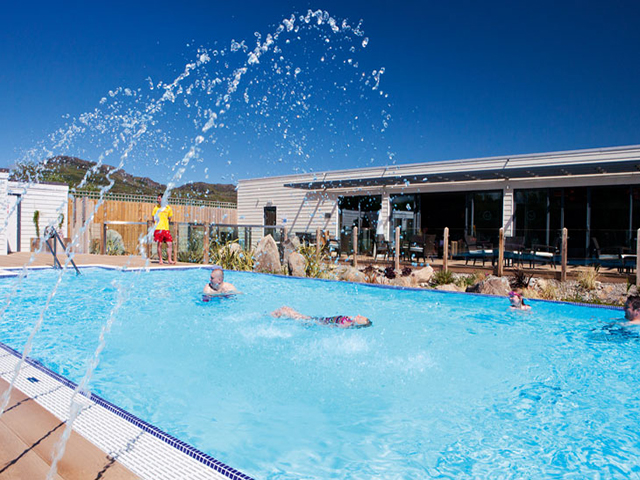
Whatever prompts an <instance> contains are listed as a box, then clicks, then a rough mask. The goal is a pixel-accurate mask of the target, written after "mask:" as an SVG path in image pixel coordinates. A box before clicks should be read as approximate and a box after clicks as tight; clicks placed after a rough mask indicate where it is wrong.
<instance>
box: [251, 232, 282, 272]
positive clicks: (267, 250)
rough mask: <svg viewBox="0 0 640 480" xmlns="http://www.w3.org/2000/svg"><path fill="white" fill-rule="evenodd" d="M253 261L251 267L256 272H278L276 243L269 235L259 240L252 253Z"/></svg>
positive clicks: (279, 270)
mask: <svg viewBox="0 0 640 480" xmlns="http://www.w3.org/2000/svg"><path fill="white" fill-rule="evenodd" d="M254 258H255V263H254V267H253V269H254V270H255V271H256V272H268V273H280V272H281V270H282V266H281V265H280V253H279V252H278V245H276V242H275V240H274V239H273V237H272V236H271V235H267V236H266V237H263V238H262V240H260V243H258V246H257V247H256V251H255V253H254Z"/></svg>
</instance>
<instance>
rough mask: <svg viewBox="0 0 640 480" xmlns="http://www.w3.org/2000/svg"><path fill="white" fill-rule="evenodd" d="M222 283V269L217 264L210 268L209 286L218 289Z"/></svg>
mask: <svg viewBox="0 0 640 480" xmlns="http://www.w3.org/2000/svg"><path fill="white" fill-rule="evenodd" d="M223 283H224V270H223V269H222V267H221V266H219V265H214V266H213V267H212V268H211V276H210V277H209V286H210V287H211V288H213V289H214V290H218V289H219V288H220V286H221V285H222V284H223Z"/></svg>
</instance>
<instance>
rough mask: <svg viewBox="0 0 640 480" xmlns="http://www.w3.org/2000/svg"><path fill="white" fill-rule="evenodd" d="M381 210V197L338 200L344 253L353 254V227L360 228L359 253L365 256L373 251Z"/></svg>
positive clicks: (341, 244) (370, 196)
mask: <svg viewBox="0 0 640 480" xmlns="http://www.w3.org/2000/svg"><path fill="white" fill-rule="evenodd" d="M381 208H382V196H381V195H366V196H364V195H363V196H353V197H340V198H338V212H339V215H340V217H339V218H340V249H341V251H342V252H348V253H351V252H353V239H352V232H353V227H358V251H359V252H361V253H365V254H370V253H371V252H372V251H373V245H374V242H375V235H376V230H377V228H378V220H379V215H380V209H381Z"/></svg>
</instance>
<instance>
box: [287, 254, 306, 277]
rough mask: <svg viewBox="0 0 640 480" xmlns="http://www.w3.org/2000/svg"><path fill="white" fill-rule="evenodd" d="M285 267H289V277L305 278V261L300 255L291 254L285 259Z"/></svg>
mask: <svg viewBox="0 0 640 480" xmlns="http://www.w3.org/2000/svg"><path fill="white" fill-rule="evenodd" d="M287 265H288V266H289V274H290V275H292V276H294V277H306V276H307V261H306V260H305V259H304V256H303V255H302V254H300V253H298V252H291V253H290V254H289V257H288V258H287Z"/></svg>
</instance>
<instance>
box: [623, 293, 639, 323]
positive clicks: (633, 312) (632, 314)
mask: <svg viewBox="0 0 640 480" xmlns="http://www.w3.org/2000/svg"><path fill="white" fill-rule="evenodd" d="M624 318H626V319H627V320H629V323H630V324H632V325H640V295H629V296H628V297H627V301H626V302H624Z"/></svg>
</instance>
